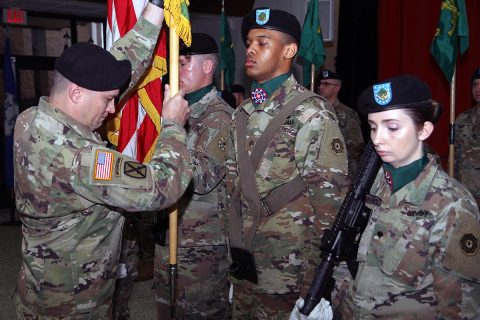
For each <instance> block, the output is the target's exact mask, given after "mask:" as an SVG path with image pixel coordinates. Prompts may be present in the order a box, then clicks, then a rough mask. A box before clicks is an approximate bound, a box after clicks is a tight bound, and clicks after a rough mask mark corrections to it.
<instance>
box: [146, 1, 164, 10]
mask: <svg viewBox="0 0 480 320" xmlns="http://www.w3.org/2000/svg"><path fill="white" fill-rule="evenodd" d="M149 2H150V3H151V4H153V5H155V6H157V7H159V8H162V9H163V2H164V0H149Z"/></svg>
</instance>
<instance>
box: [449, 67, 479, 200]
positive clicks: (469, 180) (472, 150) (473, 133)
mask: <svg viewBox="0 0 480 320" xmlns="http://www.w3.org/2000/svg"><path fill="white" fill-rule="evenodd" d="M471 92H472V98H473V106H472V107H471V108H469V109H467V110H465V111H464V112H462V113H461V114H459V115H458V117H457V119H456V120H455V178H456V179H457V180H459V181H460V182H461V183H463V184H464V185H465V186H466V187H467V188H468V190H470V192H471V193H472V194H473V196H474V197H475V200H477V204H480V139H479V138H478V137H480V68H475V70H474V71H473V73H472V77H471Z"/></svg>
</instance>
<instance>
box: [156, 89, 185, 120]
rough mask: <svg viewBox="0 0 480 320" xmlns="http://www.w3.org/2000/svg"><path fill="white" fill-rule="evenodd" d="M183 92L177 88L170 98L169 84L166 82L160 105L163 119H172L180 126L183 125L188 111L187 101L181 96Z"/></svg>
mask: <svg viewBox="0 0 480 320" xmlns="http://www.w3.org/2000/svg"><path fill="white" fill-rule="evenodd" d="M184 94H185V93H184V92H183V91H182V90H179V91H178V93H177V94H176V95H174V96H173V97H172V98H170V86H169V85H168V84H166V85H165V94H164V99H163V107H162V109H163V110H162V117H163V118H164V119H165V120H170V121H174V122H176V123H178V124H179V125H181V126H182V127H183V126H185V123H186V122H187V118H188V114H189V113H190V108H189V107H188V102H187V100H185V99H184V98H183V96H184Z"/></svg>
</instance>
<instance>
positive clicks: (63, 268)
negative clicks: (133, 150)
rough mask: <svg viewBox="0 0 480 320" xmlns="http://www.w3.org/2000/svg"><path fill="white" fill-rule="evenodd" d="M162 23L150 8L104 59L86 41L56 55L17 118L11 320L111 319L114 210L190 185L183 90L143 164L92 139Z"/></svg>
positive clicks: (116, 247) (165, 200) (167, 108)
mask: <svg viewBox="0 0 480 320" xmlns="http://www.w3.org/2000/svg"><path fill="white" fill-rule="evenodd" d="M155 2H156V3H157V4H158V3H159V1H155ZM162 21H163V9H162V8H161V7H158V6H157V5H153V4H150V3H149V4H147V7H146V9H145V10H144V12H143V14H142V17H141V18H139V20H138V22H137V24H136V25H135V26H134V28H133V29H132V30H130V31H129V32H128V33H127V34H126V35H125V36H124V37H122V38H121V39H119V40H118V41H117V42H116V43H115V45H114V46H113V47H112V49H111V53H109V52H107V51H106V50H104V49H102V48H101V47H98V46H96V45H94V44H91V43H79V44H75V45H73V46H71V47H70V48H68V49H67V50H65V51H64V52H63V53H62V55H61V56H60V57H59V58H58V59H57V60H56V62H55V75H54V83H53V87H52V89H51V92H50V96H49V97H42V98H41V99H40V102H39V105H38V107H32V108H29V109H28V110H26V111H25V112H23V113H22V114H21V115H20V116H19V117H18V119H17V122H16V127H15V136H14V157H15V162H14V163H15V194H16V205H17V210H18V212H19V213H20V217H21V220H22V224H23V228H22V236H23V239H22V253H23V263H22V266H21V269H20V274H19V279H18V285H17V289H16V293H15V304H16V314H17V319H39V318H41V319H47V318H48V319H111V318H112V298H113V291H114V287H115V280H116V278H117V272H118V260H119V255H120V243H121V240H122V239H121V235H122V228H123V224H124V218H123V216H122V214H121V213H122V211H123V210H128V211H145V210H154V209H161V208H165V207H168V206H170V205H172V204H173V203H175V202H176V200H177V199H178V198H179V196H180V195H181V194H182V193H183V192H184V191H185V189H186V187H187V185H188V183H189V181H190V178H191V175H192V170H191V167H190V156H189V153H188V149H187V147H186V133H185V129H184V128H183V125H184V124H185V121H186V118H187V115H188V111H189V108H188V106H187V103H186V101H185V100H183V98H182V92H180V93H179V94H177V95H176V96H175V97H173V98H172V99H169V98H166V99H165V101H164V105H163V106H164V107H163V112H162V115H163V127H162V132H161V134H160V136H159V139H158V144H157V146H156V149H155V152H154V155H153V157H152V161H151V162H150V163H149V164H142V163H139V162H138V161H136V160H135V159H133V158H130V157H128V156H125V155H123V154H121V153H118V152H116V151H114V150H112V149H109V148H107V147H106V143H105V142H103V141H102V140H101V138H100V136H99V135H98V134H97V133H95V130H97V129H98V128H99V127H100V126H101V125H102V123H103V121H104V120H105V118H106V117H107V115H108V114H111V113H113V112H114V111H115V101H116V99H117V98H121V97H119V94H120V88H126V87H127V85H128V89H129V90H128V91H127V93H126V94H128V93H129V91H130V89H132V87H133V86H134V85H135V83H136V82H138V81H139V79H140V78H141V76H142V74H143V73H144V71H145V69H146V68H147V66H148V65H149V61H150V60H151V57H152V54H153V51H154V49H155V45H156V43H157V37H158V35H159V32H160V27H161V25H162ZM117 59H118V60H117ZM127 59H128V60H127ZM132 71H133V72H132ZM168 92H169V90H168V87H167V89H166V95H165V97H169V94H168Z"/></svg>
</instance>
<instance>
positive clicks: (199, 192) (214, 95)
mask: <svg viewBox="0 0 480 320" xmlns="http://www.w3.org/2000/svg"><path fill="white" fill-rule="evenodd" d="M218 59H219V58H218V47H217V44H216V43H215V40H214V39H213V38H212V37H210V36H209V35H207V34H204V33H193V34H192V45H191V47H182V48H181V50H180V68H179V73H180V74H179V80H180V88H181V89H182V90H183V91H185V92H186V95H185V98H186V99H187V101H188V104H189V106H190V108H191V110H192V112H191V113H190V115H189V118H188V125H187V128H188V129H187V132H188V135H187V146H188V150H189V151H190V155H191V157H192V163H193V170H194V174H193V181H192V183H191V184H190V187H189V188H188V190H187V192H186V193H185V194H184V195H183V197H182V198H181V199H180V201H179V203H178V214H179V223H178V248H177V257H178V263H177V264H178V273H177V274H178V277H177V279H176V283H177V285H176V288H177V297H176V319H188V320H194V319H215V320H217V319H218V320H221V319H228V317H229V304H228V279H227V273H228V255H227V245H226V242H225V231H224V225H225V222H224V214H225V212H224V211H225V197H226V194H225V157H226V153H227V150H228V148H230V147H229V146H228V144H227V142H228V139H227V137H228V133H229V128H230V125H229V124H230V121H231V114H232V112H233V109H232V108H231V107H230V106H229V105H228V104H227V103H226V102H225V101H224V100H223V99H222V98H220V97H219V94H218V91H217V90H216V89H215V87H214V85H213V83H212V82H213V77H214V74H215V70H216V69H217V67H218ZM166 239H168V235H167V237H166ZM168 254H169V251H168V242H167V243H166V246H160V245H157V246H156V251H155V277H156V285H155V287H156V301H157V307H158V319H161V320H163V319H170V292H169V282H168V273H169V268H168V267H169V264H168V261H169V255H168Z"/></svg>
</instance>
